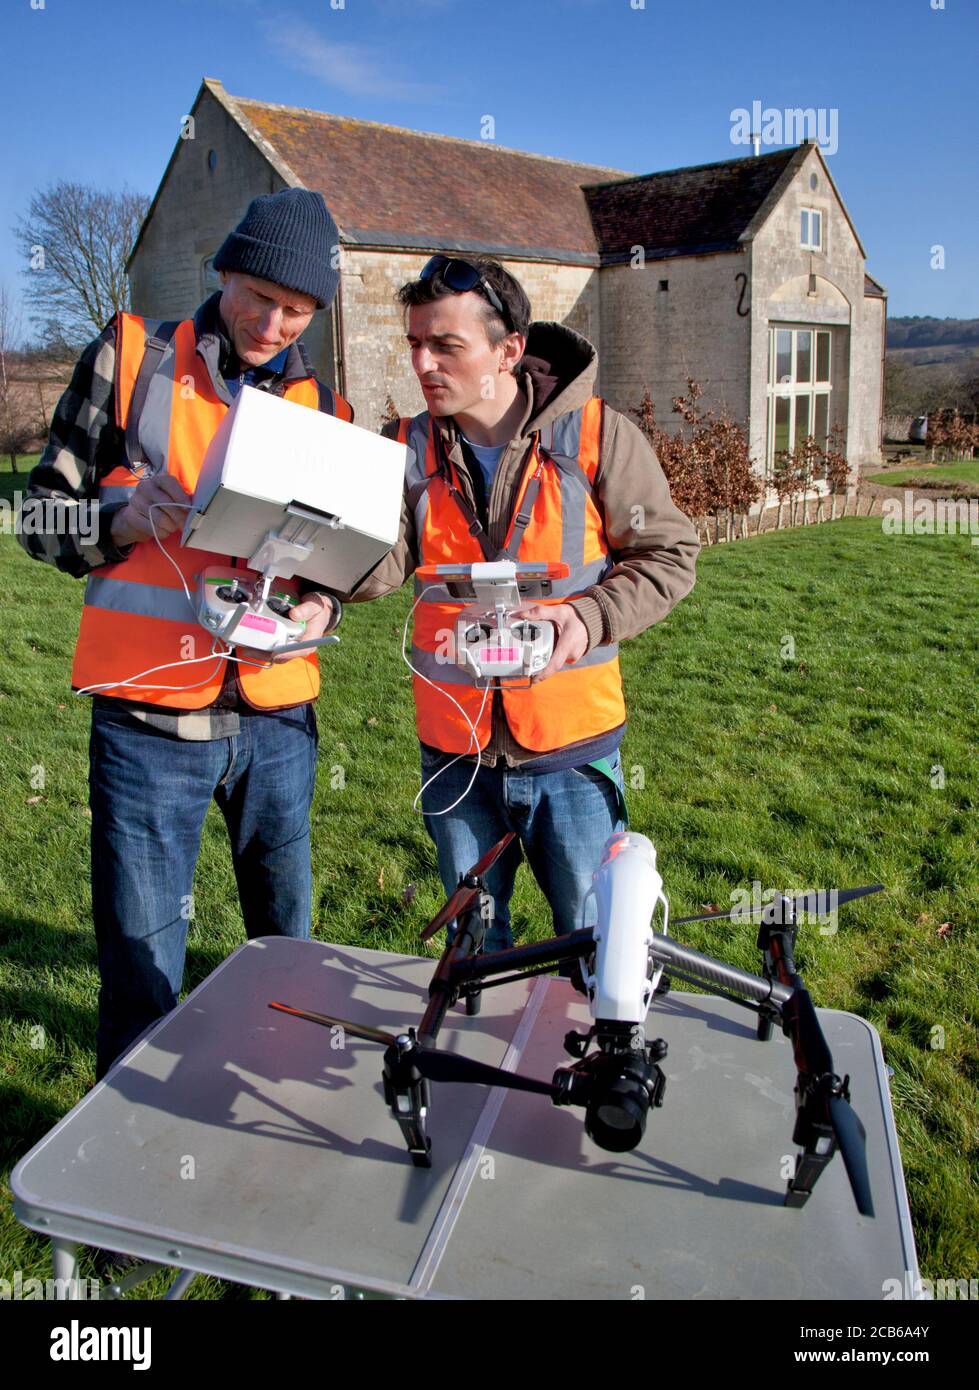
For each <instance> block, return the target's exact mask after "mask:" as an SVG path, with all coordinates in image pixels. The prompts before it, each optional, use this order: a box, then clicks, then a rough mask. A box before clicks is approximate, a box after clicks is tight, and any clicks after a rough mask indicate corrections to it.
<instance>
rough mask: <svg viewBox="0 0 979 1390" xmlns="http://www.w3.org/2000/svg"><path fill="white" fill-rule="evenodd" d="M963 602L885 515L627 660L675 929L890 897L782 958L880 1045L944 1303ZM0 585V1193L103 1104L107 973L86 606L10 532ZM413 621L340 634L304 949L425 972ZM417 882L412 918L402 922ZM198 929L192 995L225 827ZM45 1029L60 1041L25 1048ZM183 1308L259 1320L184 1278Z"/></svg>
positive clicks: (9, 1231)
mask: <svg viewBox="0 0 979 1390" xmlns="http://www.w3.org/2000/svg"><path fill="white" fill-rule="evenodd" d="M3 481H4V482H5V483H6V482H8V481H9V479H7V478H4V480H3ZM977 578H979V548H975V547H972V546H970V544H969V540H968V538H967V537H964V536H899V537H889V536H885V535H884V534H883V533H882V531H881V527H880V522H879V521H878V520H855V519H848V520H846V521H839V522H836V523H830V524H825V525H821V526H811V527H807V528H805V529H804V530H803V529H797V530H794V531H787V532H780V533H771V534H768V535H763V536H761V537H759V538H757V539H752V540H750V541H748V542H739V543H738V544H736V545H731V546H722V547H718V548H713V549H709V550H704V551H703V552H702V553H701V559H700V562H699V578H698V584H697V587H696V588H695V589H694V591H693V593H692V594H691V595H690V596H689V597H688V598H687V599H686V600H684V602H683V603H681V604H680V605H679V606H678V608H677V609H676V610H675V612H674V613H673V614H671V615H670V617H669V618H668V619H667V621H666V622H664V623H662V624H660V625H659V626H657V627H656V628H654V629H652V630H651V631H649V632H648V633H645V634H644V635H643V636H642V637H640V638H637V639H636V640H635V641H632V642H630V643H626V644H625V645H624V647H623V670H624V676H625V683H626V694H627V700H628V705H629V712H630V727H629V732H628V734H627V737H626V741H625V743H624V745H623V764H624V767H625V772H626V780H627V785H629V784H631V787H630V790H629V793H628V794H629V800H630V808H631V814H632V823H633V827H634V828H635V829H637V830H639V831H642V832H644V833H645V834H648V835H649V836H650V838H651V839H652V840H653V842H654V843H655V844H656V846H657V849H658V851H659V859H660V867H661V870H662V873H663V875H664V879H665V883H666V890H667V893H668V895H669V897H670V903H671V910H672V912H673V914H674V915H675V916H682V915H687V914H692V913H696V912H699V911H702V910H704V908H705V905H709V904H714V903H716V904H720V905H721V906H724V907H727V906H729V905H730V904H731V901H732V898H731V894H732V892H733V891H734V890H736V889H750V887H751V884H752V881H753V880H758V881H759V882H760V884H761V886H762V889H763V890H766V889H772V888H778V889H782V890H785V891H789V890H795V889H798V888H803V887H815V886H825V885H849V884H858V883H868V882H882V883H884V884H885V885H886V888H887V891H886V893H884V894H879V895H877V896H875V897H872V898H869V899H865V900H862V901H860V902H857V903H854V904H853V905H848V906H846V907H844V908H842V909H841V911H840V924H839V931H838V933H837V934H836V935H833V936H822V935H820V934H819V933H818V931H817V930H816V929H812V930H810V931H808V932H806V931H804V932H803V933H802V934H801V935H800V943H799V952H798V956H799V960H800V966H801V969H802V971H803V973H804V974H805V977H806V979H807V982H808V983H809V985H810V988H811V990H812V993H813V995H814V998H815V999H816V1002H817V1003H818V1004H820V1005H823V1006H826V1007H832V1008H838V1009H846V1010H852V1011H853V1012H855V1013H858V1014H861V1015H862V1016H864V1017H866V1018H868V1019H869V1020H870V1021H871V1022H872V1023H873V1024H874V1026H875V1027H876V1028H877V1029H878V1030H879V1032H880V1034H881V1038H882V1041H883V1046H884V1053H885V1057H886V1059H887V1061H888V1063H889V1064H890V1065H891V1066H892V1067H893V1068H894V1077H893V1079H892V1096H893V1101H894V1107H895V1112H896V1118H897V1127H898V1133H899V1136H900V1142H901V1150H902V1156H903V1161H904V1167H905V1173H906V1176H907V1181H908V1189H909V1193H910V1200H911V1208H912V1216H913V1221H914V1228H915V1235H916V1240H917V1244H918V1253H919V1260H920V1264H921V1270H922V1273H923V1274H924V1275H925V1276H927V1277H932V1278H945V1277H969V1276H971V1275H974V1273H975V1271H976V1268H977V1265H979V1242H977V1231H979V1192H977V1185H976V1171H977V1168H976V1159H977V1148H979V1146H977V1136H979V1104H977V1080H979V1033H977V1020H976V998H977V992H976V979H977V976H979V951H977V938H976V929H977V925H979V857H977V844H976V831H975V824H976V819H975V818H976V809H977V804H979V777H977V771H976V743H977V736H979V716H977V706H976V662H975V633H976V626H975V596H976V584H977ZM0 582H2V584H3V592H4V594H5V596H6V598H7V600H8V602H7V603H6V604H5V624H4V628H3V636H2V648H0V650H2V658H3V661H2V667H0V672H2V674H0V766H2V770H3V777H4V782H3V785H4V787H5V789H6V796H5V798H4V803H3V807H2V811H0V817H2V819H0V834H2V843H3V846H4V850H3V862H4V873H3V883H2V887H0V921H2V927H0V934H2V945H3V949H2V955H0V989H2V991H3V996H4V1004H5V1008H4V1009H3V1011H2V1012H3V1014H4V1015H5V1021H4V1023H3V1026H2V1033H0V1065H2V1067H3V1081H2V1087H3V1096H4V1101H5V1113H6V1117H7V1118H6V1124H5V1140H4V1144H5V1148H4V1160H5V1161H4V1164H3V1167H4V1170H5V1171H6V1170H7V1169H9V1167H10V1166H12V1164H13V1163H14V1162H15V1161H16V1160H17V1159H18V1158H19V1157H21V1156H22V1155H23V1154H24V1153H25V1152H26V1151H27V1149H28V1148H29V1147H30V1146H31V1145H32V1144H34V1143H35V1142H36V1141H37V1140H38V1139H39V1138H40V1137H41V1136H42V1135H43V1134H44V1133H45V1132H46V1131H47V1130H48V1129H50V1128H51V1126H52V1125H53V1124H55V1123H56V1122H57V1120H58V1119H60V1118H61V1116H62V1115H63V1114H64V1113H65V1112H66V1111H67V1110H68V1109H69V1108H70V1107H71V1106H72V1105H74V1104H75V1103H76V1102H77V1101H78V1100H79V1099H80V1098H81V1096H82V1095H83V1094H84V1092H85V1090H86V1089H87V1088H88V1087H89V1086H90V1085H91V1084H92V1080H93V1056H94V1037H95V1022H96V999H97V986H98V975H97V970H96V964H95V949H94V940H93V933H92V929H91V925H90V918H89V888H88V842H87V835H88V825H89V822H88V819H87V815H86V800H87V785H86V777H87V753H86V747H87V728H88V717H87V706H86V705H85V704H84V703H83V701H82V700H80V699H78V698H77V697H74V696H72V695H71V694H70V692H69V689H68V678H69V667H70V658H71V651H72V646H73V642H74V636H75V631H76V627H77V619H78V612H79V607H80V601H81V588H82V586H81V585H80V584H79V583H76V582H74V581H72V580H70V579H68V578H67V577H66V576H63V575H60V574H58V573H57V572H55V571H54V570H52V569H50V568H48V567H47V566H43V565H40V564H37V563H35V562H32V561H30V560H29V559H28V558H27V556H26V555H25V554H24V552H23V551H21V550H20V548H19V547H18V546H17V545H16V542H15V541H14V539H13V538H12V537H10V536H3V537H0ZM407 606H408V595H407V593H401V594H397V595H393V596H391V597H390V598H387V599H384V600H382V601H380V602H378V603H373V604H367V605H364V606H360V607H357V608H350V609H348V612H347V615H346V617H345V620H344V627H343V637H344V640H343V644H342V645H341V646H340V647H338V648H336V649H335V650H331V651H329V652H327V653H325V654H324V655H323V657H322V658H321V666H322V669H323V671H324V676H325V679H324V683H323V692H322V694H321V696H320V701H319V706H318V716H319V725H320V740H321V743H320V760H321V769H320V774H319V779H318V786H317V792H316V800H315V804H314V809H313V845H314V856H313V858H314V876H315V898H314V901H315V908H314V931H315V934H316V935H317V936H319V937H321V938H323V939H328V940H331V941H338V942H346V943H352V944H357V945H360V946H367V947H374V948H381V949H393V950H397V951H405V952H412V953H414V952H415V951H416V950H417V932H418V930H419V928H420V927H421V925H422V924H423V922H424V921H425V920H426V918H427V917H428V916H429V915H431V913H433V912H434V910H435V908H436V906H437V905H438V902H439V900H440V893H441V890H440V887H439V884H438V879H437V875H436V870H435V856H434V850H433V847H432V845H431V843H430V841H429V840H428V837H427V835H426V833H425V831H424V828H423V825H422V822H421V819H420V818H419V817H417V816H413V815H412V814H411V811H410V805H411V800H412V797H413V796H414V794H415V791H416V790H417V787H418V770H417V743H416V740H415V737H414V727H413V719H412V712H411V699H410V689H409V684H408V680H407V672H406V670H405V668H404V666H403V665H402V663H401V661H400V657H399V651H400V638H401V628H402V623H403V621H404V617H405V614H406V612H407ZM789 639H791V641H792V642H794V655H792V654H790V646H789ZM41 766H43V768H44V779H45V780H44V786H43V788H42V789H38V788H37V787H32V775H33V780H34V782H35V783H36V782H37V781H38V774H37V771H36V769H37V768H39V767H41ZM938 767H940V768H942V769H944V775H943V777H944V785H942V786H939V785H937V783H938V782H940V781H941V780H942V778H941V777H940V776H938V775H937V774H935V773H934V772H933V769H935V768H938ZM32 770H33V771H32ZM341 774H342V775H341ZM341 782H342V785H340V784H341ZM37 796H40V797H41V800H39V801H36V802H35V803H34V804H30V802H31V800H32V798H34V797H37ZM409 884H414V885H416V886H417V895H416V896H415V897H414V899H413V901H411V902H410V903H408V904H406V903H405V901H404V896H403V895H404V890H405V888H406V887H407V886H408V885H409ZM513 906H514V926H515V930H516V931H517V932H518V933H519V934H520V935H522V936H523V938H524V939H528V938H535V937H541V936H545V935H548V934H549V921H548V913H547V908H546V904H545V902H544V900H543V898H542V897H541V895H540V893H539V891H538V890H537V888H536V886H535V885H534V883H533V881H532V879H531V877H530V875H529V874H528V873H527V871H526V870H525V869H524V870H522V871H521V873H520V875H519V876H518V887H517V891H516V894H515V898H514V905H513ZM195 908H196V914H197V916H196V920H195V922H194V924H192V927H191V931H190V938H189V943H188V955H187V974H186V979H185V986H186V988H187V989H190V988H192V987H193V986H195V985H196V984H198V983H199V982H200V981H201V980H202V979H203V978H204V977H205V976H206V975H207V974H208V973H209V972H210V971H212V970H213V969H214V968H215V967H216V966H217V965H218V964H219V963H220V961H221V960H223V959H224V957H225V956H226V955H227V954H228V952H229V951H230V950H232V949H233V948H234V947H235V946H236V945H238V944H239V943H240V942H241V941H242V940H244V933H243V929H242V925H241V920H240V915H239V912H238V907H237V897H236V892H235V886H234V879H233V875H232V870H231V863H230V857H229V855H228V851H227V846H226V842H225V836H224V829H223V823H222V821H221V819H220V815H219V813H218V812H217V811H216V808H213V807H212V811H211V814H210V815H209V817H208V821H207V824H206V827H205V834H204V840H203V847H202V851H201V859H200V863H199V868H198V874H197V880H196V884H195ZM944 923H950V924H951V925H950V927H949V928H948V930H947V931H946V932H945V933H944V934H943V935H941V936H940V935H939V931H938V929H939V927H940V926H942V924H944ZM683 938H684V939H685V940H687V941H688V942H689V943H690V944H691V945H693V946H696V947H699V948H700V949H703V950H707V951H709V952H711V953H713V954H718V955H722V956H724V957H725V958H727V959H730V960H732V961H734V962H735V963H737V964H740V965H742V966H744V967H746V968H749V969H753V970H756V969H757V968H758V961H757V958H756V952H755V950H754V932H753V931H752V929H751V928H748V927H744V926H737V927H735V926H732V925H730V924H728V925H726V926H725V925H720V926H715V927H710V926H708V925H703V924H701V925H698V926H691V927H688V928H685V929H684V932H683ZM407 1021H409V1020H407V1018H406V1022H407ZM36 1024H41V1025H42V1026H43V1027H44V1029H45V1031H46V1035H47V1044H46V1046H45V1047H44V1048H43V1049H37V1050H35V1049H32V1048H31V1046H30V1029H31V1027H32V1025H36ZM936 1028H937V1029H941V1030H944V1046H943V1047H940V1048H935V1047H934V1043H935V1042H936V1041H938V1040H939V1039H940V1038H941V1034H939V1033H936V1032H934V1031H933V1030H935V1029H936ZM785 1140H786V1136H781V1138H779V1137H776V1136H773V1142H784V1141H785ZM0 1252H2V1259H0V1273H3V1272H4V1270H5V1269H11V1270H12V1269H14V1268H20V1269H22V1270H23V1272H24V1277H25V1278H26V1277H29V1276H31V1275H37V1276H43V1275H44V1274H45V1273H46V1272H47V1264H46V1262H47V1247H46V1245H45V1243H44V1242H43V1241H42V1239H41V1238H40V1237H39V1236H37V1235H35V1234H33V1233H31V1232H28V1231H26V1230H25V1229H24V1228H22V1227H21V1226H20V1225H19V1224H18V1223H17V1222H16V1221H15V1220H14V1218H13V1215H12V1213H11V1209H10V1194H9V1188H5V1202H4V1205H3V1209H2V1211H0ZM90 1272H91V1270H90V1267H89V1266H88V1265H87V1264H86V1265H84V1266H83V1270H82V1273H83V1274H88V1273H90ZM163 1287H164V1283H163V1281H162V1279H158V1281H157V1282H156V1283H154V1284H153V1285H150V1286H149V1288H150V1290H151V1291H152V1292H154V1293H156V1294H157V1295H158V1294H159V1291H160V1290H161V1289H162V1288H163ZM190 1296H191V1297H195V1298H210V1299H213V1298H221V1297H225V1298H237V1297H252V1296H255V1297H258V1296H259V1295H251V1294H248V1293H246V1292H245V1291H243V1290H240V1289H237V1288H235V1287H234V1286H228V1285H225V1284H223V1283H222V1282H221V1281H219V1280H203V1279H201V1280H198V1281H197V1282H196V1283H195V1284H194V1285H193V1286H192V1289H191V1294H190Z"/></svg>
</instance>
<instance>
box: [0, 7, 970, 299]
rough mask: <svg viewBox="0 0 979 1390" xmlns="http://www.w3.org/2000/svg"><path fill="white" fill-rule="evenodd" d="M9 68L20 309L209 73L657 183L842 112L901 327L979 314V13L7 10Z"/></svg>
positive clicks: (1, 168) (2, 176)
mask: <svg viewBox="0 0 979 1390" xmlns="http://www.w3.org/2000/svg"><path fill="white" fill-rule="evenodd" d="M936 6H937V7H938V8H935V7H936ZM0 52H2V53H3V54H4V57H5V60H6V61H5V62H4V65H3V66H4V84H3V85H4V112H5V131H4V136H5V138H4V140H3V142H2V145H0V150H2V153H0V190H2V202H0V207H2V212H3V216H2V218H0V282H4V283H6V285H7V286H8V288H9V289H10V290H12V291H13V292H14V293H17V294H19V292H20V288H21V276H20V268H21V267H20V262H19V260H18V255H17V251H16V247H15V243H14V238H13V235H12V232H11V225H12V223H13V221H14V217H15V215H16V214H17V213H22V212H24V211H25V210H26V207H27V203H28V201H29V199H30V196H31V194H32V193H33V192H34V190H35V189H38V188H43V187H44V186H45V185H47V184H48V183H50V182H53V181H54V180H57V179H71V180H75V181H77V182H81V183H90V184H95V185H98V186H100V187H113V188H121V187H122V186H123V185H128V186H129V187H130V188H133V189H136V190H138V191H140V192H144V193H146V194H152V193H153V192H154V191H155V189H156V187H157V184H158V182H159V179H160V177H161V175H162V173H163V170H164V167H165V165H166V162H167V160H168V158H169V156H170V153H171V151H172V149H173V145H174V142H175V140H176V138H177V135H178V132H179V125H180V119H181V116H182V115H183V114H184V113H185V112H186V111H187V110H188V108H189V106H190V104H191V102H192V101H193V98H194V95H195V93H196V91H197V89H198V86H199V84H200V79H201V77H202V76H204V75H207V76H209V77H217V78H219V79H220V80H221V81H222V82H223V83H224V85H225V87H226V88H227V90H228V91H229V92H230V93H232V94H233V95H239V96H247V97H252V98H255V99H258V100H264V101H273V102H282V103H285V104H287V105H295V106H308V107H313V108H315V109H317V110H322V111H331V112H336V113H339V114H343V115H349V116H353V117H357V118H360V119H364V120H377V121H386V122H390V123H391V124H395V125H402V126H408V127H410V128H412V129H417V130H428V131H437V132H439V133H441V134H445V135H458V136H463V137H467V138H470V139H478V138H479V137H480V129H481V120H482V118H483V117H484V116H486V115H492V116H493V118H494V121H495V128H496V140H497V143H499V144H501V145H507V146H510V147H512V148H515V149H522V150H531V151H534V152H537V153H541V154H549V155H555V156H559V157H562V158H566V159H574V160H581V161H583V162H585V163H595V164H603V165H606V166H612V167H618V168H622V169H625V170H629V171H633V172H637V173H646V172H650V171H653V170H657V169H670V168H676V167H678V166H680V165H684V164H703V163H708V162H710V161H713V160H720V159H730V158H732V157H736V156H745V155H746V153H747V152H746V151H745V149H744V148H743V147H741V146H737V145H734V144H732V141H731V132H732V120H731V113H732V111H733V110H734V109H735V108H738V107H748V108H750V107H751V105H752V103H753V102H754V101H759V102H761V104H762V106H763V107H770V108H778V109H785V108H790V107H815V108H817V109H819V108H822V109H823V110H824V111H825V112H826V113H827V115H826V119H827V120H835V122H836V127H837V131H838V149H837V151H836V153H834V154H832V155H830V157H829V159H828V163H829V166H830V169H831V170H832V173H833V176H834V178H835V179H836V182H837V184H838V186H839V188H840V191H841V193H842V195H843V198H844V200H845V201H846V203H847V205H848V207H849V209H850V213H851V215H852V217H853V219H854V222H855V224H856V227H857V229H858V231H859V233H860V235H861V237H862V239H863V241H864V244H865V246H866V248H867V257H868V259H867V265H868V269H869V270H870V271H871V272H872V273H873V274H874V275H875V276H876V277H877V278H878V279H879V280H881V281H882V282H883V283H884V284H885V285H886V286H887V288H888V290H889V293H890V305H889V310H890V313H891V314H892V315H901V314H936V315H938V316H939V317H945V316H953V317H974V316H977V315H979V274H977V271H979V156H977V149H979V139H977V137H979V118H977V114H976V97H975V92H976V76H975V71H976V58H977V54H979V4H977V3H976V0H750V3H748V4H736V3H732V2H731V0H682V3H681V2H680V0H673V2H672V3H670V2H669V0H644V3H643V0H522V2H521V0H282V3H279V0H167V3H165V4H164V3H158V0H5V3H4V6H3V13H2V16H0ZM833 113H835V115H833ZM828 128H829V127H827V129H828ZM392 176H393V177H396V174H394V175H392ZM936 245H940V246H942V247H944V254H945V268H944V269H943V270H937V269H933V268H932V266H931V261H932V254H931V248H932V247H933V246H936Z"/></svg>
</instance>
